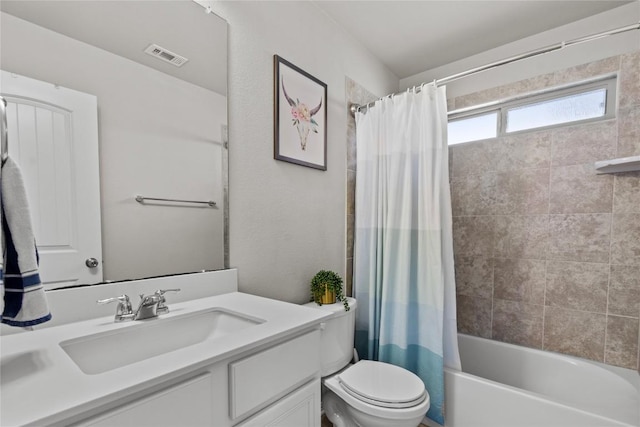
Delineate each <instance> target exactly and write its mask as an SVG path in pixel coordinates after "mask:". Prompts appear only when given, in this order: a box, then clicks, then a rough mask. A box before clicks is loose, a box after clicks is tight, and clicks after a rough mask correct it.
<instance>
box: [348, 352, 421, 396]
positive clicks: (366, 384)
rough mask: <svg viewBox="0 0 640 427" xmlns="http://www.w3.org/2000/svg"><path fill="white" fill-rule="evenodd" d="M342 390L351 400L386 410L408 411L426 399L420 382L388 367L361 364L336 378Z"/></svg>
mask: <svg viewBox="0 0 640 427" xmlns="http://www.w3.org/2000/svg"><path fill="white" fill-rule="evenodd" d="M338 381H339V383H340V385H341V386H342V388H343V389H344V390H345V391H346V392H347V393H349V394H350V395H352V396H353V397H355V398H357V399H359V400H361V401H364V402H367V403H370V404H372V405H375V406H381V407H385V408H408V407H411V406H416V405H418V404H420V403H421V402H423V401H424V400H425V399H426V397H427V391H426V390H425V388H424V383H423V382H422V380H421V379H420V378H419V377H418V376H417V375H415V374H413V373H412V372H409V371H407V370H406V369H404V368H401V367H399V366H395V365H391V364H389V363H383V362H374V361H371V360H361V361H360V362H358V363H356V364H355V365H353V366H351V367H349V368H348V369H346V370H345V371H344V372H342V373H341V374H340V375H339V376H338Z"/></svg>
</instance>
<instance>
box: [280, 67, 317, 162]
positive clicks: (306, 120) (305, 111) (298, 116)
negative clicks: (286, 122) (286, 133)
mask: <svg viewBox="0 0 640 427" xmlns="http://www.w3.org/2000/svg"><path fill="white" fill-rule="evenodd" d="M282 92H283V93H284V97H285V98H286V99H287V102H288V103H289V105H290V106H291V121H292V124H293V126H295V127H296V130H297V131H298V136H299V137H300V148H301V149H302V150H303V151H305V150H306V149H307V141H308V138H309V132H311V131H313V132H314V133H318V123H317V122H316V121H315V120H314V118H313V116H315V115H316V113H317V112H318V111H320V108H321V107H322V98H320V103H319V104H318V105H317V106H316V107H315V108H313V109H311V110H310V109H309V107H308V106H307V104H305V103H304V102H300V100H299V99H298V98H296V99H295V100H294V99H293V98H291V97H290V96H289V95H288V94H287V90H286V88H285V87H284V77H283V78H282Z"/></svg>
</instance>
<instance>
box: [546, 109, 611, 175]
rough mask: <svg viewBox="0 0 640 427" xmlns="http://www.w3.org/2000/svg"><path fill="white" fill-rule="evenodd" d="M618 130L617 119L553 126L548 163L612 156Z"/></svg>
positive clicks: (567, 163)
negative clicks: (568, 125)
mask: <svg viewBox="0 0 640 427" xmlns="http://www.w3.org/2000/svg"><path fill="white" fill-rule="evenodd" d="M617 132H618V130H617V122H616V120H607V121H603V122H596V123H591V124H583V125H577V126H570V127H560V128H557V129H554V130H553V131H552V137H551V140H552V142H551V165H552V166H568V165H580V164H584V163H593V162H596V161H598V160H606V159H612V158H614V157H615V156H616V144H617Z"/></svg>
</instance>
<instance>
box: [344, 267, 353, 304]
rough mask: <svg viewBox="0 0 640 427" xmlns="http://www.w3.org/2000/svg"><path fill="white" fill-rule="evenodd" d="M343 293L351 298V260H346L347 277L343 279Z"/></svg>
mask: <svg viewBox="0 0 640 427" xmlns="http://www.w3.org/2000/svg"><path fill="white" fill-rule="evenodd" d="M344 291H345V293H346V295H347V296H348V297H352V296H353V258H347V277H345V290H344Z"/></svg>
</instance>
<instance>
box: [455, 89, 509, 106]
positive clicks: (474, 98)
mask: <svg viewBox="0 0 640 427" xmlns="http://www.w3.org/2000/svg"><path fill="white" fill-rule="evenodd" d="M499 99H501V89H500V87H494V88H490V89H486V90H482V91H478V92H474V93H470V94H468V95H463V96H458V97H456V98H455V106H456V108H457V109H460V108H466V107H471V106H475V105H480V104H486V103H487V102H492V101H497V100H499Z"/></svg>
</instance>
